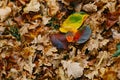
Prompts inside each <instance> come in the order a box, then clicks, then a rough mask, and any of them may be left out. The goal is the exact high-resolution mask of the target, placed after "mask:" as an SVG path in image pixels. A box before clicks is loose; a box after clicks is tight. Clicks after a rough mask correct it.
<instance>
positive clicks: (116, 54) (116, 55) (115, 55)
mask: <svg viewBox="0 0 120 80" xmlns="http://www.w3.org/2000/svg"><path fill="white" fill-rule="evenodd" d="M118 56H120V49H118V50H117V51H116V52H115V53H114V54H113V57H118Z"/></svg>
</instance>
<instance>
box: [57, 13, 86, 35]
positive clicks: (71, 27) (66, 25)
mask: <svg viewBox="0 0 120 80" xmlns="http://www.w3.org/2000/svg"><path fill="white" fill-rule="evenodd" d="M87 17H88V14H86V13H84V12H79V13H74V14H71V15H70V16H69V17H68V18H67V19H66V20H65V21H64V22H63V24H62V26H61V27H60V28H59V30H60V31H61V32H63V33H67V32H77V30H78V28H80V27H81V25H82V24H83V22H84V21H85V19H86V18H87Z"/></svg>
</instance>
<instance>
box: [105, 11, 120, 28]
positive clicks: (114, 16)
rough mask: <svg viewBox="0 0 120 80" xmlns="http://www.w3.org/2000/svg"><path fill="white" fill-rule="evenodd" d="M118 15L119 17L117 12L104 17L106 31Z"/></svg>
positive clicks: (116, 19)
mask: <svg viewBox="0 0 120 80" xmlns="http://www.w3.org/2000/svg"><path fill="white" fill-rule="evenodd" d="M119 15H120V12H119V11H116V12H112V13H108V14H107V15H106V17H107V20H106V29H109V28H111V27H112V26H113V25H114V24H115V23H116V22H117V21H118V17H119Z"/></svg>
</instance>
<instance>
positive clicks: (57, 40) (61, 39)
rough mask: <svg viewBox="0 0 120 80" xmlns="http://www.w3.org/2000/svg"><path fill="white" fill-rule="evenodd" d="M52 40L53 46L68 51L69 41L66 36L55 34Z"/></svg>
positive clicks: (51, 37)
mask: <svg viewBox="0 0 120 80" xmlns="http://www.w3.org/2000/svg"><path fill="white" fill-rule="evenodd" d="M50 39H51V41H52V44H53V45H54V46H55V47H57V48H58V49H67V40H66V37H65V35H64V34H53V35H51V36H50Z"/></svg>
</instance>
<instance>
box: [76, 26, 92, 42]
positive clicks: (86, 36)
mask: <svg viewBox="0 0 120 80" xmlns="http://www.w3.org/2000/svg"><path fill="white" fill-rule="evenodd" d="M91 32H92V31H91V29H90V27H89V26H86V27H85V28H84V32H83V33H82V35H81V36H80V37H79V39H78V41H77V43H78V44H81V43H84V42H86V41H87V40H88V39H89V38H90V35H91Z"/></svg>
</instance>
